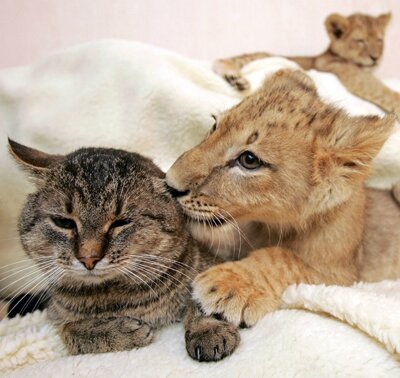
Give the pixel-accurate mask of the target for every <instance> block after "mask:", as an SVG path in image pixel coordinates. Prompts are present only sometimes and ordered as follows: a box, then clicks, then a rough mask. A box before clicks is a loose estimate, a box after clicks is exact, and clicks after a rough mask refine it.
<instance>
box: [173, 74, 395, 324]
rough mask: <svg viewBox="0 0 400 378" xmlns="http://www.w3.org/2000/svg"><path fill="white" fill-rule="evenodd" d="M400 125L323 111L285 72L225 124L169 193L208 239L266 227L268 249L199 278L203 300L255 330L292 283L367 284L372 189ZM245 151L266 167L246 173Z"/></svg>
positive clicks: (301, 80)
mask: <svg viewBox="0 0 400 378" xmlns="http://www.w3.org/2000/svg"><path fill="white" fill-rule="evenodd" d="M393 122H394V117H393V116H386V117H385V118H379V117H376V116H375V117H349V116H348V115H347V114H345V113H344V112H343V111H341V110H338V109H336V108H333V107H331V106H329V105H327V104H325V103H323V102H322V101H321V100H320V99H319V97H318V95H317V91H316V88H315V86H314V85H313V83H312V81H311V80H310V79H309V78H308V77H307V76H306V75H305V74H303V73H301V72H300V71H280V72H278V73H277V74H275V75H274V76H273V77H271V78H270V79H268V80H267V81H266V82H265V84H264V85H263V87H262V88H261V89H260V90H258V91H257V92H256V93H254V94H252V95H250V96H248V97H246V98H245V99H244V100H243V101H242V102H241V103H239V104H238V105H237V106H235V107H234V108H232V109H230V110H228V111H226V112H225V113H223V114H222V115H221V116H220V117H219V119H218V122H217V127H216V129H215V131H213V132H211V133H210V135H209V136H207V137H206V139H205V140H204V141H203V142H202V143H200V144H199V145H198V146H197V147H194V148H193V149H192V150H190V151H187V152H186V153H185V154H183V155H182V156H181V157H180V158H179V159H178V160H177V161H176V162H175V164H174V165H173V166H172V167H171V169H170V170H169V172H168V173H167V181H168V184H169V185H170V186H172V187H174V188H175V189H177V190H178V191H181V194H180V196H179V202H180V204H181V206H182V208H183V210H184V212H185V213H186V214H187V216H188V218H189V219H190V225H191V228H192V232H193V234H194V235H196V236H197V237H198V238H200V239H203V240H206V239H207V238H208V236H209V235H210V234H213V233H217V232H218V230H219V229H220V228H221V227H222V226H220V227H218V224H219V223H221V222H223V220H224V219H225V220H226V219H227V218H228V217H232V218H233V219H235V220H236V221H237V222H239V223H240V224H241V225H246V224H247V225H250V226H251V225H252V224H253V223H252V222H257V223H255V224H257V225H258V227H259V228H258V230H260V231H259V232H260V234H261V235H260V236H262V237H263V238H264V243H265V244H264V245H267V246H268V248H263V249H258V250H256V251H254V252H252V253H250V254H249V255H248V256H247V257H245V258H244V259H242V260H239V261H234V262H226V263H224V264H221V265H218V266H216V267H213V268H211V269H209V270H208V271H206V272H205V273H202V274H201V275H199V276H198V278H197V279H196V281H195V284H194V295H195V297H196V299H198V300H199V301H200V302H201V303H202V306H203V309H204V310H205V311H206V313H222V314H223V315H224V316H225V317H226V318H227V319H229V320H230V321H232V322H234V323H236V324H239V323H241V322H244V323H246V324H254V323H255V322H256V321H257V320H258V319H259V318H260V317H261V316H263V315H264V314H265V313H266V312H268V311H271V310H273V309H275V308H276V307H277V304H278V300H279V297H280V295H281V293H282V292H283V290H284V289H285V288H286V287H287V286H288V285H290V284H293V283H300V282H305V283H326V284H341V285H349V284H351V283H353V282H354V281H356V280H358V279H359V278H360V272H361V270H362V261H363V238H364V231H365V220H366V219H365V212H366V198H367V197H366V189H365V187H364V180H365V178H366V177H367V175H368V173H369V170H370V166H371V162H372V159H373V158H374V157H375V156H376V154H377V153H378V152H379V150H380V149H381V147H382V145H383V143H384V142H385V140H386V139H387V137H388V135H389V133H390V131H391V128H392V125H393ZM244 151H251V152H252V153H254V154H255V155H256V156H258V157H259V158H260V159H261V160H262V161H263V162H264V163H263V165H262V166H261V167H260V168H258V169H254V170H246V169H245V168H244V167H243V166H241V165H240V160H238V157H239V156H240V155H241V154H242V153H243V152H244ZM186 191H187V192H186ZM395 206H397V205H395ZM199 221H200V222H199ZM205 222H208V223H209V226H207V225H206V224H205ZM397 222H398V224H397V229H399V227H400V221H399V220H397ZM213 224H214V227H210V226H211V225H213ZM260 225H261V227H260ZM224 227H226V226H224ZM202 235H203V237H202ZM366 236H367V235H366ZM399 248H400V246H399V245H398V244H397V253H398V254H400V250H399Z"/></svg>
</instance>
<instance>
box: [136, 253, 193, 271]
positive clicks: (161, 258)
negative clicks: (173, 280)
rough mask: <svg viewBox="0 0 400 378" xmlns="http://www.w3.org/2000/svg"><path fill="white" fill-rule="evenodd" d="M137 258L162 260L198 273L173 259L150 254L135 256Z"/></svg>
mask: <svg viewBox="0 0 400 378" xmlns="http://www.w3.org/2000/svg"><path fill="white" fill-rule="evenodd" d="M138 257H140V258H142V257H143V258H150V259H154V260H164V261H166V262H171V263H173V264H177V265H180V266H182V267H183V268H187V269H190V270H192V271H194V272H195V273H196V274H198V273H199V271H198V270H197V269H195V268H193V267H192V266H190V265H188V264H185V263H183V262H181V261H176V260H174V259H170V258H168V257H165V256H160V255H150V254H141V255H139V256H135V258H138Z"/></svg>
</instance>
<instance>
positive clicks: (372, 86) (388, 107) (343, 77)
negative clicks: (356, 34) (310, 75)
mask: <svg viewBox="0 0 400 378" xmlns="http://www.w3.org/2000/svg"><path fill="white" fill-rule="evenodd" d="M323 71H329V72H332V73H334V74H335V75H336V76H337V77H338V78H339V80H340V81H341V82H342V84H343V85H344V86H345V87H346V88H347V89H348V90H349V91H350V92H352V93H353V94H355V95H356V96H358V97H361V98H363V99H364V100H367V101H369V102H372V103H374V104H375V105H377V106H379V107H380V108H381V109H382V110H384V111H385V112H387V113H394V114H395V115H396V117H397V119H398V120H400V93H399V92H395V91H393V90H391V89H390V88H388V87H387V86H386V85H385V84H383V83H382V82H381V81H380V80H379V79H378V78H376V77H375V76H374V75H373V74H372V73H371V72H368V71H365V70H363V69H361V68H359V67H355V66H354V65H352V64H347V63H332V64H330V65H328V66H327V67H325V69H323Z"/></svg>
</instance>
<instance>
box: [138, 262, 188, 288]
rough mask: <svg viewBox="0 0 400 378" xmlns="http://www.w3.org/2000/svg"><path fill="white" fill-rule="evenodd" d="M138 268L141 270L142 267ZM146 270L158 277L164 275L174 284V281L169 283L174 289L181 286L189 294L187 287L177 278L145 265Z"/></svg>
mask: <svg viewBox="0 0 400 378" xmlns="http://www.w3.org/2000/svg"><path fill="white" fill-rule="evenodd" d="M140 268H141V269H143V266H141V267H140ZM146 268H147V269H148V270H147V271H148V272H149V273H154V272H156V273H159V275H160V276H161V275H163V274H165V275H166V276H167V277H168V278H169V279H170V280H174V281H175V282H174V281H169V282H170V284H172V285H175V287H178V285H182V286H183V287H184V289H185V290H188V291H189V292H190V289H189V288H188V287H187V285H185V284H184V282H182V281H180V280H179V279H178V278H176V277H174V276H172V275H170V274H169V273H168V272H166V271H162V270H160V269H158V268H156V267H154V266H149V265H147V266H146ZM192 280H193V279H192V278H191V279H190V282H191V281H192ZM164 284H165V283H164ZM170 291H171V290H170Z"/></svg>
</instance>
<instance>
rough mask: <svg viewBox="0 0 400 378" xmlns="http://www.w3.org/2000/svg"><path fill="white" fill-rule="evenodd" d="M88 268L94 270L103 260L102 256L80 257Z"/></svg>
mask: <svg viewBox="0 0 400 378" xmlns="http://www.w3.org/2000/svg"><path fill="white" fill-rule="evenodd" d="M78 260H79V261H80V262H81V263H82V264H83V265H84V266H85V268H86V269H87V270H92V269H94V267H95V266H96V264H97V263H98V262H99V261H100V260H101V258H100V257H97V256H94V257H81V258H79V259H78Z"/></svg>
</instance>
